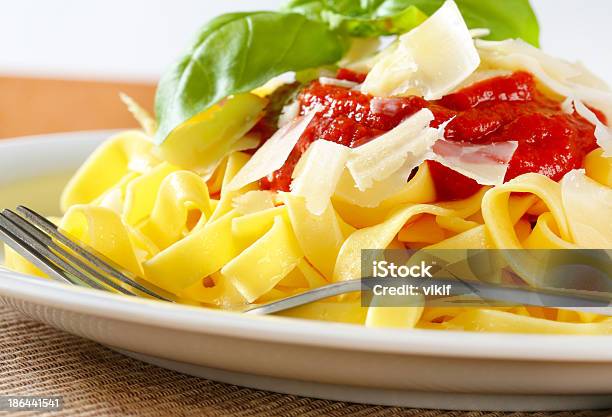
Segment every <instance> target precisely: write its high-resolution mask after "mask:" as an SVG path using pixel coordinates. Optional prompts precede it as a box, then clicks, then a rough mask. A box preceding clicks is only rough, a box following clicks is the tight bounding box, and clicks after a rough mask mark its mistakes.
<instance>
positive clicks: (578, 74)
mask: <svg viewBox="0 0 612 417" xmlns="http://www.w3.org/2000/svg"><path fill="white" fill-rule="evenodd" d="M476 47H477V48H478V51H479V53H480V57H481V59H482V62H483V64H485V65H486V66H488V67H492V68H502V69H509V70H512V71H514V70H518V69H520V70H527V71H529V72H531V73H532V74H533V75H534V76H535V77H536V78H537V79H538V81H539V82H540V83H541V84H542V85H543V86H544V87H546V88H547V89H548V90H550V91H551V92H553V93H555V94H557V95H560V96H562V97H575V98H576V99H578V100H580V101H582V102H585V103H587V104H589V105H591V106H594V107H597V108H598V109H599V110H601V111H603V112H604V114H605V115H606V117H608V119H611V118H612V93H611V92H610V89H609V88H608V86H607V85H606V84H605V83H604V82H603V81H602V80H600V79H598V78H597V77H595V76H594V75H593V74H592V73H590V72H589V71H588V70H586V69H585V68H584V66H583V65H582V64H580V63H578V64H573V63H570V62H567V61H564V60H562V59H558V58H554V57H552V56H550V55H547V54H545V53H544V52H542V51H541V50H540V49H538V48H536V47H534V46H532V45H529V44H528V43H527V42H524V41H522V40H520V39H507V40H505V41H484V40H480V39H478V40H476Z"/></svg>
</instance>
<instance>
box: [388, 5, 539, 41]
mask: <svg viewBox="0 0 612 417" xmlns="http://www.w3.org/2000/svg"><path fill="white" fill-rule="evenodd" d="M391 3H397V4H396V5H395V6H393V5H392V4H391ZM391 3H390V4H389V5H387V7H390V6H393V7H391V8H390V9H389V10H390V11H393V10H396V9H395V7H399V8H402V7H406V6H407V5H411V6H416V7H418V8H419V9H421V10H422V11H423V12H425V13H426V14H428V15H430V16H431V15H432V14H433V13H434V12H435V11H436V10H438V8H440V6H442V4H444V0H396V1H393V2H391ZM402 3H403V4H402ZM456 3H457V6H459V10H461V14H462V15H463V18H464V19H465V21H466V23H467V25H468V27H470V28H472V29H474V28H488V29H490V30H491V34H490V35H489V36H488V37H487V39H491V40H504V39H509V38H521V39H523V40H524V41H526V42H529V43H531V44H532V45H534V46H538V47H539V46H540V26H539V24H538V19H537V17H536V15H535V13H534V11H533V9H532V8H531V5H530V3H529V0H503V1H500V0H456Z"/></svg>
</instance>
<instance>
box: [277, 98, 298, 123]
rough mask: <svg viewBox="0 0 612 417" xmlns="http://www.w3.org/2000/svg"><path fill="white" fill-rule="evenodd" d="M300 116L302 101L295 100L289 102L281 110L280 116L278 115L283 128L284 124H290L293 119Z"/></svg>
mask: <svg viewBox="0 0 612 417" xmlns="http://www.w3.org/2000/svg"><path fill="white" fill-rule="evenodd" d="M299 116H300V102H299V101H297V100H294V101H293V102H291V103H290V104H287V105H286V106H284V107H283V109H282V110H281V114H280V116H278V127H279V128H281V127H283V126H286V125H288V124H289V123H291V122H292V121H293V120H295V119H296V118H298V117H299Z"/></svg>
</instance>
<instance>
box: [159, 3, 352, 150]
mask: <svg viewBox="0 0 612 417" xmlns="http://www.w3.org/2000/svg"><path fill="white" fill-rule="evenodd" d="M346 46H347V42H346V39H345V38H344V37H343V36H341V35H340V34H339V33H337V32H334V31H332V30H331V29H330V28H329V27H328V26H327V25H325V24H324V23H322V22H317V21H313V20H310V19H308V18H307V17H305V16H303V15H300V14H296V13H289V14H288V13H275V12H255V13H233V14H227V15H222V16H220V17H218V18H216V19H214V20H212V21H211V22H209V23H208V24H207V25H205V26H204V28H203V29H202V30H201V32H200V34H199V36H198V37H197V39H196V42H195V43H194V45H193V46H192V47H191V49H190V50H189V52H188V53H187V54H185V56H183V57H182V58H181V59H180V60H179V61H178V62H177V63H176V64H175V65H174V66H173V67H172V68H171V69H170V70H169V71H168V72H166V73H165V74H164V76H163V77H162V79H161V81H160V83H159V86H158V89H157V96H156V99H155V110H156V114H157V118H158V122H159V128H158V130H157V135H156V139H157V142H158V143H161V142H163V141H164V140H165V138H166V137H167V136H168V135H169V134H170V133H171V132H172V131H173V130H174V129H175V128H176V127H178V126H179V125H181V124H182V123H183V122H185V121H186V120H189V119H190V118H192V117H193V116H195V115H196V114H198V113H200V112H202V111H204V110H206V109H208V108H209V107H211V106H212V105H214V104H215V103H217V102H219V101H220V100H222V99H223V98H225V97H227V96H230V95H233V94H238V93H244V92H248V91H251V90H253V89H255V88H257V87H259V86H261V85H263V84H265V83H266V82H267V81H269V80H270V79H271V78H273V77H276V76H278V75H280V74H283V73H285V72H288V71H300V70H304V69H308V68H314V67H319V66H322V65H328V64H333V63H335V62H337V61H338V60H340V59H341V58H342V55H343V54H344V52H345V51H346Z"/></svg>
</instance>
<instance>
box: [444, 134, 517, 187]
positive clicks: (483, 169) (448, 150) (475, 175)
mask: <svg viewBox="0 0 612 417" xmlns="http://www.w3.org/2000/svg"><path fill="white" fill-rule="evenodd" d="M517 148H518V142H495V143H491V144H488V145H467V144H465V143H455V142H449V141H446V140H439V141H437V142H436V143H435V145H434V146H433V152H434V153H433V155H432V159H433V160H435V161H437V162H439V163H441V164H442V165H444V166H446V167H448V168H450V169H452V170H454V171H457V172H458V173H460V174H462V175H465V176H466V177H468V178H471V179H473V180H475V181H477V182H478V184H480V185H501V184H503V182H504V177H505V176H506V171H507V170H508V165H509V163H510V160H511V159H512V156H513V155H514V152H515V151H516V149H517Z"/></svg>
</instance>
